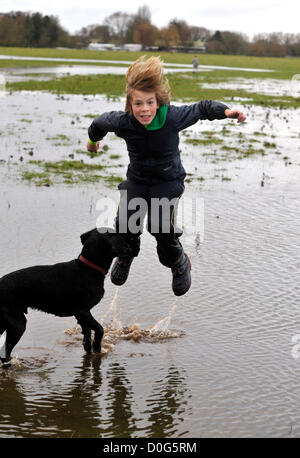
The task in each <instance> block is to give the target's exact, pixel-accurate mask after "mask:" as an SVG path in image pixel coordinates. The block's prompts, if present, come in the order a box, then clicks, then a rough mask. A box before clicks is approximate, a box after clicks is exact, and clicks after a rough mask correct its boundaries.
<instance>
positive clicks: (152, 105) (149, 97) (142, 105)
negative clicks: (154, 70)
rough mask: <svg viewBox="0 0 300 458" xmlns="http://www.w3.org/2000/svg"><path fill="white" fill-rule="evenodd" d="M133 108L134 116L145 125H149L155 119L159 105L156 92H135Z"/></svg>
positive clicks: (132, 102) (133, 93) (133, 94)
mask: <svg viewBox="0 0 300 458" xmlns="http://www.w3.org/2000/svg"><path fill="white" fill-rule="evenodd" d="M131 108H132V112H133V116H134V117H135V118H136V119H137V120H138V121H139V122H140V123H141V124H143V125H148V124H150V123H151V121H152V120H153V119H154V117H155V115H156V110H157V109H158V108H159V105H158V103H157V100H156V94H155V92H144V91H138V90H136V89H135V90H134V91H133V92H132V101H131Z"/></svg>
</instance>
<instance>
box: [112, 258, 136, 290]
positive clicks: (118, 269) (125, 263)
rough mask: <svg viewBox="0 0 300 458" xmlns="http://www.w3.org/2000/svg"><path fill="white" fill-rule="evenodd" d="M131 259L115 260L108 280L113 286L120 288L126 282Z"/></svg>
mask: <svg viewBox="0 0 300 458" xmlns="http://www.w3.org/2000/svg"><path fill="white" fill-rule="evenodd" d="M132 261H133V258H127V259H122V258H117V259H116V260H115V262H114V264H113V266H112V269H111V273H110V279H111V281H112V282H113V284H114V285H117V286H121V285H124V283H125V282H126V280H127V278H128V275H129V270H130V266H131V263H132Z"/></svg>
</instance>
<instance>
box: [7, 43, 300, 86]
mask: <svg viewBox="0 0 300 458" xmlns="http://www.w3.org/2000/svg"><path fill="white" fill-rule="evenodd" d="M0 54H2V55H8V56H9V55H14V56H21V57H35V58H37V57H59V58H63V59H96V60H101V59H105V60H121V61H134V60H136V59H137V58H138V57H140V56H142V55H146V56H147V57H150V56H152V55H159V56H161V58H162V59H163V60H164V62H165V63H173V64H190V65H191V60H192V55H191V54H185V53H167V52H162V53H161V52H160V53H155V52H129V51H90V50H87V49H54V48H18V47H0ZM198 60H199V65H220V66H227V67H242V68H261V69H266V70H273V71H274V72H275V73H276V74H277V75H276V76H274V75H272V77H276V78H285V79H290V78H291V77H292V76H293V75H294V74H296V73H297V74H298V73H300V59H297V58H280V57H255V56H234V55H220V54H198ZM3 62H5V61H2V62H1V64H2V63H3ZM19 62H21V61H18V63H19ZM12 63H14V64H16V61H15V60H14V61H13V62H12ZM31 63H32V65H37V61H31ZM31 63H30V65H31ZM83 63H84V62H83ZM48 64H49V62H47V61H43V66H44V65H48ZM51 64H52V63H51ZM62 64H63V65H64V63H63V62H62ZM78 64H80V62H76V65H78ZM22 65H23V66H24V61H23V63H22ZM26 65H28V62H27V63H26ZM38 65H39V66H40V65H41V62H39V63H38ZM55 65H58V63H57V62H55ZM84 65H86V63H84ZM16 66H17V65H16ZM252 74H253V73H252ZM256 76H258V77H261V75H260V74H258V73H257V74H256ZM268 77H270V73H268Z"/></svg>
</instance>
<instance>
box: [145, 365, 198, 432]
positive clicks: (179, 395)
mask: <svg viewBox="0 0 300 458" xmlns="http://www.w3.org/2000/svg"><path fill="white" fill-rule="evenodd" d="M188 393H189V391H188V387H187V384H186V381H185V377H184V372H183V371H182V372H180V371H179V370H178V369H177V368H176V367H174V366H171V367H170V368H169V370H168V374H167V376H166V378H165V379H164V380H157V381H156V382H154V385H153V389H152V394H151V396H150V397H149V398H148V399H147V400H146V403H147V407H148V409H147V411H146V412H145V413H146V415H147V416H148V420H149V422H150V426H148V427H147V428H146V435H147V437H160V438H161V437H174V436H176V435H177V434H176V433H177V431H178V430H177V427H176V426H177V425H178V422H179V421H182V420H183V418H184V417H186V416H187V415H188V411H189V408H188V407H187V406H188V401H187V400H188V398H189V397H190V395H189V394H188Z"/></svg>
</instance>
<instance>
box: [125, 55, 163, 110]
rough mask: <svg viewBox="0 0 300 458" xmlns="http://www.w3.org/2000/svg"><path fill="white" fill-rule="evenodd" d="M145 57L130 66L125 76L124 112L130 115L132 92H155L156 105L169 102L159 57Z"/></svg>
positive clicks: (161, 62)
mask: <svg viewBox="0 0 300 458" xmlns="http://www.w3.org/2000/svg"><path fill="white" fill-rule="evenodd" d="M144 59H145V56H142V57H140V58H139V59H137V60H136V61H135V62H134V63H133V64H131V65H130V67H129V69H128V71H127V74H126V105H125V111H127V112H129V113H130V114H132V108H131V103H132V93H133V91H134V90H138V91H144V92H155V94H156V99H157V103H158V105H159V106H160V105H167V104H168V103H169V102H170V95H171V90H170V86H169V82H168V80H167V78H164V77H163V61H162V60H161V58H160V57H154V56H152V57H150V58H149V59H147V60H144Z"/></svg>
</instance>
